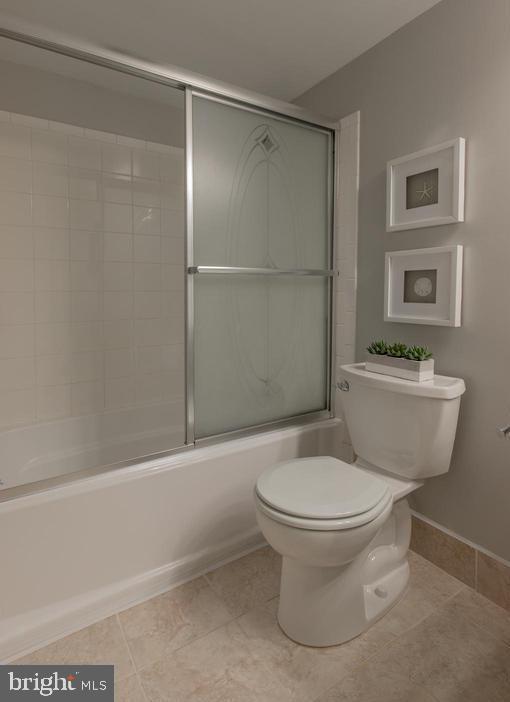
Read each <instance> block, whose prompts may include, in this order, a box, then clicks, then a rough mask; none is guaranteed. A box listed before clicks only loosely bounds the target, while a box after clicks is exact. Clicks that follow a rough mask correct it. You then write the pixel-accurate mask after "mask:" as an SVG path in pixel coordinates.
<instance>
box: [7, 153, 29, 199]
mask: <svg viewBox="0 0 510 702" xmlns="http://www.w3.org/2000/svg"><path fill="white" fill-rule="evenodd" d="M0 190H1V191H4V192H18V193H31V192H32V164H31V162H30V161H26V160H23V159H20V158H8V157H7V156H0Z"/></svg>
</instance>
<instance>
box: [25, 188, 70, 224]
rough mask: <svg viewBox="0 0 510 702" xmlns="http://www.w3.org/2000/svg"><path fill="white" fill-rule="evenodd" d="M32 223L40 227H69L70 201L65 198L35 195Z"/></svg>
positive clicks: (33, 198)
mask: <svg viewBox="0 0 510 702" xmlns="http://www.w3.org/2000/svg"><path fill="white" fill-rule="evenodd" d="M32 222H33V224H34V225H36V226H38V227H68V226H69V201H68V200H67V198H64V197H52V196H50V195H33V197H32Z"/></svg>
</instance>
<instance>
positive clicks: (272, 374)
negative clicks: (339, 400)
mask: <svg viewBox="0 0 510 702" xmlns="http://www.w3.org/2000/svg"><path fill="white" fill-rule="evenodd" d="M289 160H290V157H289V154H288V152H287V150H286V148H285V143H284V140H283V139H282V137H281V135H280V134H278V131H277V130H276V129H275V128H274V127H273V126H269V125H267V124H261V125H259V126H257V127H256V128H255V129H254V130H253V131H252V132H251V133H250V135H249V136H248V138H247V139H246V141H245V143H244V146H243V149H242V151H241V154H240V157H239V161H238V165H237V168H236V170H235V175H234V180H233V185H232V192H231V197H230V202H229V216H228V223H229V224H228V252H227V257H228V262H229V265H230V266H247V267H256V268H259V267H260V268H274V269H279V268H280V269H281V268H287V269H297V268H300V267H301V265H300V263H301V261H300V256H299V250H298V249H299V247H298V238H297V236H296V225H295V207H294V197H293V187H292V177H291V173H292V169H291V168H290V167H289ZM299 297H300V291H299V286H298V285H296V281H295V280H293V279H292V278H290V277H289V278H287V277H271V276H260V277H259V276H256V277H251V278H248V277H245V278H242V279H239V278H238V279H236V280H232V282H231V285H230V300H231V311H232V332H233V336H234V341H235V346H236V351H237V353H236V362H237V364H238V365H239V368H238V370H239V378H240V379H241V380H242V382H243V383H244V384H245V386H246V387H247V389H249V391H250V394H251V396H252V397H254V398H255V399H256V400H257V401H258V402H259V403H261V404H263V405H266V404H271V405H272V406H273V407H275V408H277V407H278V405H281V406H282V407H283V405H284V401H285V398H284V391H283V388H282V385H281V384H280V383H279V382H278V377H279V375H280V373H281V372H282V370H283V369H284V368H286V367H287V366H288V365H289V363H292V357H293V354H294V348H295V345H296V341H297V331H298V328H299V320H298V311H299Z"/></svg>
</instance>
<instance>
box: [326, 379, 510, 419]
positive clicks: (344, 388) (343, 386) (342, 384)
mask: <svg viewBox="0 0 510 702" xmlns="http://www.w3.org/2000/svg"><path fill="white" fill-rule="evenodd" d="M336 386H337V388H338V389H339V390H341V391H342V392H349V382H348V381H347V380H341V381H340V382H339V383H337V384H336ZM509 430H510V427H509Z"/></svg>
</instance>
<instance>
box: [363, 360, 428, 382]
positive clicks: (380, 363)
mask: <svg viewBox="0 0 510 702" xmlns="http://www.w3.org/2000/svg"><path fill="white" fill-rule="evenodd" d="M365 369H366V370H367V371H371V372H372V373H381V374H382V375H393V376H394V377H395V378H404V379H405V380H414V381H416V382H417V383H421V382H423V381H424V380H432V378H433V377H434V359H433V358H429V359H428V360H427V361H410V360H408V359H407V358H394V357H393V356H379V355H378V354H375V353H369V354H367V360H366V363H365Z"/></svg>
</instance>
